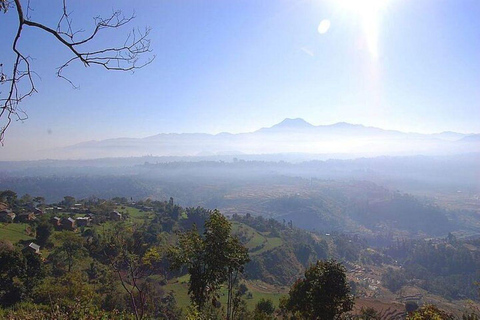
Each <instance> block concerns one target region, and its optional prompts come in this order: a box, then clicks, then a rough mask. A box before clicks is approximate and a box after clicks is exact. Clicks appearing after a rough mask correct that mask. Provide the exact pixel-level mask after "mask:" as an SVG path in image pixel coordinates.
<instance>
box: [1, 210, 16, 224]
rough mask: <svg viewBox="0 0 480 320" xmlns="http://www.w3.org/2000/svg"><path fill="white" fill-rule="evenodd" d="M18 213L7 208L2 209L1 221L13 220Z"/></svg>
mask: <svg viewBox="0 0 480 320" xmlns="http://www.w3.org/2000/svg"><path fill="white" fill-rule="evenodd" d="M15 216H16V214H15V213H13V211H12V210H9V209H5V210H2V211H0V221H1V222H13V219H15Z"/></svg>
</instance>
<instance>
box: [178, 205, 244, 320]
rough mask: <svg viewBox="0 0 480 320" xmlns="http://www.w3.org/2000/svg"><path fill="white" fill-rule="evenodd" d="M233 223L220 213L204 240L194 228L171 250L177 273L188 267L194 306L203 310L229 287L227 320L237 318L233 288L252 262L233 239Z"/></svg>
mask: <svg viewBox="0 0 480 320" xmlns="http://www.w3.org/2000/svg"><path fill="white" fill-rule="evenodd" d="M231 229H232V226H231V223H230V222H229V221H228V220H227V218H226V217H225V216H223V215H222V214H221V213H220V212H219V211H218V210H215V211H213V212H212V213H211V214H210V216H209V218H208V220H207V221H206V222H205V226H204V232H203V236H202V235H200V234H199V233H198V231H197V229H196V227H194V228H193V229H192V230H190V231H188V232H185V233H182V234H180V235H179V244H178V246H176V247H172V248H170V251H169V258H170V261H171V268H172V269H174V270H178V269H180V268H181V267H182V266H186V267H187V269H188V273H189V274H190V280H189V289H188V292H189V294H190V297H191V300H192V302H193V303H194V304H195V305H197V306H198V307H199V309H202V308H203V307H204V306H205V304H206V302H207V301H209V300H212V301H215V299H216V298H215V293H216V292H217V290H218V289H219V287H220V286H221V285H222V284H223V283H225V282H226V283H227V295H228V296H227V319H233V318H234V316H235V305H236V301H235V299H234V298H235V296H234V287H235V285H236V283H237V281H238V276H239V274H240V273H242V272H243V266H244V265H245V264H246V263H247V262H248V261H249V257H248V250H247V249H246V248H245V247H244V246H243V245H242V244H241V243H240V242H239V241H238V239H237V238H234V237H232V236H231V234H230V233H231Z"/></svg>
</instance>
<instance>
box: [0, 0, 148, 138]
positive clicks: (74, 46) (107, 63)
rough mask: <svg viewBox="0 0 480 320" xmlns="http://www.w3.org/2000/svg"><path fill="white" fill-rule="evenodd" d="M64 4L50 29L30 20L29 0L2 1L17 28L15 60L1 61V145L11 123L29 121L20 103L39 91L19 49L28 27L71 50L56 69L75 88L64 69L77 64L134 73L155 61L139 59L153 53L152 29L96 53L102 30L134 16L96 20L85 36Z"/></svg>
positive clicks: (116, 15) (0, 7) (135, 32)
mask: <svg viewBox="0 0 480 320" xmlns="http://www.w3.org/2000/svg"><path fill="white" fill-rule="evenodd" d="M62 1H63V2H62V6H63V10H62V14H61V15H60V18H59V20H58V23H57V25H56V26H53V27H50V26H47V25H45V24H42V23H39V22H36V21H34V20H31V17H30V14H29V11H30V10H31V5H30V0H26V1H23V2H22V1H21V0H0V10H1V11H3V13H4V14H8V13H10V12H15V13H16V15H17V16H18V27H17V29H16V34H15V37H14V39H13V43H12V47H11V50H12V51H13V53H14V59H13V60H12V62H11V63H10V64H9V65H5V64H4V63H2V61H0V121H1V122H0V142H1V143H2V144H3V141H4V137H5V132H6V130H7V128H8V127H9V125H10V123H11V122H12V120H25V119H27V114H26V113H25V112H24V111H23V110H22V109H21V107H20V103H21V102H22V101H23V100H24V99H25V98H27V97H29V96H31V95H33V94H34V93H36V92H37V90H36V87H35V82H34V75H35V72H34V70H33V69H32V67H31V61H32V60H31V56H30V54H29V53H26V52H22V50H20V48H19V42H20V40H21V38H22V33H23V32H24V30H25V29H27V28H28V27H30V28H37V29H40V30H42V31H43V32H45V33H47V34H50V35H51V36H53V37H54V38H55V39H56V40H58V42H59V43H60V44H61V45H63V46H64V47H66V48H67V49H68V50H69V51H70V53H71V58H69V59H68V60H67V61H66V62H64V63H63V64H61V65H60V67H58V68H57V71H56V74H57V76H58V77H60V78H62V79H64V80H66V81H68V82H69V83H70V84H71V85H72V86H74V87H75V85H74V84H73V82H72V81H71V80H70V79H69V78H67V77H65V76H64V74H63V71H64V70H65V68H66V67H68V66H69V65H71V64H72V63H74V62H80V63H83V65H84V66H86V67H88V66H92V65H97V66H100V67H103V68H104V69H107V70H118V71H134V70H136V69H140V68H142V67H144V66H146V65H148V64H149V63H151V62H152V60H153V58H154V56H149V57H147V58H146V59H143V60H142V59H140V58H141V56H143V55H144V54H145V53H148V52H150V40H149V38H148V35H149V32H150V29H149V28H145V29H144V30H139V29H133V30H132V31H131V32H130V33H129V34H128V35H127V37H126V40H125V42H123V43H122V44H120V45H118V46H110V47H103V48H97V49H93V50H92V48H91V46H90V45H91V41H92V40H93V39H95V38H96V36H97V35H98V34H99V33H101V32H102V31H103V30H106V29H117V28H120V27H122V26H124V25H126V24H128V23H129V22H130V21H132V19H134V15H131V16H125V15H123V14H122V12H121V11H114V12H113V13H112V14H111V15H110V16H109V17H108V18H101V17H99V16H98V17H95V18H94V26H93V28H92V30H91V31H90V32H89V33H86V32H85V31H84V30H81V29H79V30H76V29H74V28H73V25H72V16H71V13H70V12H69V11H68V7H67V1H66V0H62ZM2 87H4V88H5V89H4V88H2ZM2 89H4V90H2Z"/></svg>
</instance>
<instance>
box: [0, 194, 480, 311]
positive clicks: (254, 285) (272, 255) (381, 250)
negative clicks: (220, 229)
mask: <svg viewBox="0 0 480 320" xmlns="http://www.w3.org/2000/svg"><path fill="white" fill-rule="evenodd" d="M72 200H75V199H70V197H65V199H64V201H62V202H60V203H57V204H50V205H45V204H43V206H45V209H44V210H43V211H42V212H43V213H39V214H38V215H37V219H38V221H34V220H31V221H28V222H26V223H23V224H22V223H18V222H15V221H14V222H13V223H7V224H2V228H4V229H5V230H16V231H15V233H8V232H2V240H3V242H2V243H4V244H5V243H6V242H5V240H8V241H10V242H12V243H17V245H18V247H19V248H23V247H24V246H26V245H28V244H29V243H30V242H32V240H33V241H34V242H38V241H43V242H44V241H46V242H45V244H44V245H42V246H41V247H40V248H41V249H40V252H41V255H42V257H43V259H45V262H46V263H47V264H48V265H49V264H51V265H52V266H53V267H54V269H52V271H48V272H47V273H46V274H45V275H43V276H42V277H43V278H41V280H40V282H39V283H44V284H45V285H47V284H50V285H49V286H51V287H50V288H47V287H42V289H40V290H41V291H40V292H43V293H42V294H50V295H52V294H54V296H55V297H57V298H55V299H58V300H57V301H58V303H68V301H70V300H68V299H69V298H68V297H69V295H70V294H71V293H69V292H64V293H63V294H62V295H64V297H62V296H58V294H57V293H55V292H56V291H55V290H59V288H58V287H57V286H54V285H52V284H51V283H52V281H58V280H59V279H63V280H61V281H64V282H65V281H66V282H65V283H71V282H68V281H71V280H68V275H69V274H72V275H73V274H75V275H76V276H81V275H82V274H84V276H86V277H87V276H88V277H87V278H88V279H90V280H88V281H87V282H86V283H85V285H86V287H85V289H82V290H87V289H88V290H89V291H88V292H90V293H89V294H95V295H96V296H97V299H100V300H103V301H104V303H108V304H109V305H110V307H113V308H117V309H119V310H124V311H127V310H128V307H127V306H128V299H127V300H125V301H123V302H122V299H123V298H122V299H120V300H118V298H116V299H114V300H111V299H112V298H113V297H112V295H111V294H112V293H113V292H115V295H117V296H118V297H124V298H125V299H126V297H125V292H124V291H123V290H122V289H121V285H120V282H118V281H119V279H122V277H123V276H122V273H120V274H119V275H120V278H118V277H117V276H114V275H115V274H114V273H113V274H112V273H110V271H109V270H110V268H111V267H112V264H111V263H112V260H110V259H111V258H113V257H114V252H116V250H118V248H119V247H116V246H117V245H119V244H120V245H121V242H120V243H117V242H110V241H111V240H109V239H112V240H114V239H116V240H115V241H118V240H121V239H122V238H118V236H119V235H122V236H121V237H126V238H125V239H130V240H127V242H126V243H129V241H133V242H132V244H131V245H132V246H133V247H132V249H133V248H135V247H136V246H137V245H139V247H138V248H139V249H140V252H144V253H145V252H149V250H150V249H155V248H157V249H155V250H159V251H158V254H159V255H160V257H161V258H160V259H159V260H158V263H157V264H155V267H154V269H152V271H153V273H152V274H151V275H150V276H148V279H150V280H149V281H150V282H151V283H152V284H153V283H155V286H154V287H157V286H158V290H160V291H158V292H157V291H154V292H157V293H155V295H157V294H158V295H160V296H158V298H156V299H162V300H161V301H164V300H163V299H166V300H165V303H166V304H165V303H163V302H162V303H161V304H160V305H158V307H159V308H163V309H161V310H164V311H161V312H166V311H165V310H167V309H168V310H170V311H172V312H173V311H174V310H176V309H175V308H174V305H172V304H168V303H167V301H175V305H178V306H180V307H186V306H187V305H188V304H189V301H188V294H187V283H188V277H186V270H181V271H180V272H171V271H169V267H168V265H169V261H168V259H167V256H165V254H166V252H167V251H166V250H165V249H166V248H167V247H168V246H169V245H171V244H174V243H176V241H177V235H178V232H182V231H183V232H184V231H186V230H190V229H191V228H192V226H194V225H195V226H198V227H200V231H201V226H203V224H204V222H205V221H206V219H207V218H208V216H209V211H208V210H206V209H203V208H201V207H195V208H194V207H189V208H182V207H180V206H178V205H176V204H175V203H174V202H173V199H170V200H169V201H151V200H146V201H139V202H136V203H132V202H130V201H128V200H127V199H126V198H118V197H117V198H115V199H113V200H101V199H90V200H81V201H77V202H71V201H72ZM28 201H29V200H28V199H26V198H22V200H21V201H18V202H16V204H15V207H14V210H15V211H17V212H22V210H28V208H29V207H30V205H31V203H30V202H28ZM30 201H31V200H30ZM68 201H70V202H71V203H70V204H68ZM414 203H415V202H414ZM287 207H288V206H287ZM113 210H116V211H117V212H118V213H119V214H120V216H121V217H122V218H121V220H120V221H115V220H116V218H115V215H113V216H112V212H115V211H113ZM53 216H58V217H61V218H65V217H70V218H73V219H78V218H79V217H83V216H86V217H90V218H88V219H91V222H90V224H89V225H86V226H83V227H77V228H75V229H72V230H71V231H69V229H63V230H62V229H61V228H60V227H57V226H54V229H53V230H52V234H51V235H50V236H49V237H48V239H50V240H41V238H40V231H39V229H38V227H36V226H46V225H49V224H51V223H52V222H51V221H52V218H53ZM230 221H231V226H232V235H233V236H235V237H238V239H239V240H240V242H241V243H242V244H243V245H245V246H246V247H247V248H248V251H249V255H250V259H251V261H250V262H249V263H248V264H247V265H246V268H245V273H244V276H243V277H242V280H241V283H243V284H244V286H245V288H246V290H247V291H246V293H245V299H246V302H247V305H248V306H249V307H250V308H253V306H254V305H255V304H256V302H257V301H259V299H261V298H270V299H272V300H273V301H274V302H275V303H276V305H277V306H278V301H279V299H280V297H281V296H282V295H285V294H286V293H287V292H288V287H289V286H290V285H292V284H293V283H294V282H295V281H296V279H298V278H299V277H301V276H302V273H303V272H304V270H305V268H306V267H308V266H309V265H311V264H312V263H314V262H315V261H317V260H318V259H327V258H335V259H337V260H340V261H342V262H343V264H344V265H345V266H346V267H347V270H348V278H349V281H350V285H351V287H352V290H353V292H354V294H355V295H356V297H357V303H358V305H357V308H360V306H372V305H373V306H376V307H377V308H378V309H379V310H382V311H384V312H385V313H391V312H393V313H398V312H400V313H402V312H401V308H399V306H402V305H404V304H405V303H406V302H407V301H412V300H413V301H415V302H416V303H418V304H424V303H435V304H436V305H439V306H441V307H442V308H444V309H447V310H449V311H450V312H454V313H456V314H461V313H462V312H463V311H464V310H466V309H465V307H464V300H465V299H478V297H477V296H476V289H475V286H474V283H475V281H478V280H479V278H478V277H479V275H478V274H476V270H479V269H480V255H479V254H478V253H479V252H480V243H479V241H478V240H459V239H457V238H456V237H455V236H454V235H452V234H449V235H448V237H446V238H442V237H439V238H435V239H433V240H428V241H425V240H406V239H402V238H400V237H398V236H394V235H392V234H390V235H384V236H383V237H380V236H377V237H367V238H364V237H360V236H358V235H344V234H342V233H339V232H333V233H327V234H325V233H315V232H310V231H305V230H302V229H299V228H297V227H295V226H294V225H293V224H292V222H291V221H283V222H279V221H277V220H274V219H265V218H262V217H258V216H253V215H251V214H246V215H237V214H234V215H232V216H231V219H230ZM62 223H63V222H62ZM35 229H37V234H36V235H35ZM35 238H36V239H35ZM72 241H74V242H72ZM122 241H124V240H122ZM43 242H42V243H43ZM67 243H78V244H80V245H79V246H78V245H77V246H76V249H75V250H76V251H75V252H76V253H75V255H74V256H72V260H69V259H65V257H67V256H64V255H63V254H64V252H66V251H64V250H65V248H67V247H66V245H67ZM109 243H110V244H109ZM115 243H117V244H115ZM135 243H137V244H136V245H135ZM129 246H130V245H129ZM107 248H108V249H107ZM115 248H117V249H115ZM149 248H150V249H149ZM162 248H163V249H162ZM2 250H4V249H2ZM129 250H130V249H129ZM0 251H1V250H0ZM113 265H115V264H113ZM92 268H93V269H92ZM70 269H71V270H70ZM67 270H70V272H67ZM89 270H90V271H89ZM95 270H96V271H95ZM101 270H103V271H101ZM53 271H55V272H53ZM50 272H53V273H50ZM72 272H73V273H72ZM99 272H100V273H99ZM101 274H103V275H101ZM108 274H110V276H113V278H110V280H108V281H109V282H105V283H110V284H109V286H110V287H111V286H112V285H113V287H111V288H116V289H115V290H114V291H113V292H112V291H111V290H110V291H108V290H107V291H103V290H104V289H101V288H102V286H103V285H100V284H101V283H104V282H103V281H107V278H104V277H105V276H107V275H108ZM45 276H46V277H45ZM125 276H126V275H125ZM65 277H67V278H65ZM55 279H57V280H55ZM98 281H100V282H98ZM111 281H113V282H111ZM154 287H152V289H149V290H153V289H154ZM72 289H73V288H72ZM42 290H43V291H42ZM45 290H46V291H45ZM52 290H54V291H52ZM98 290H100V291H98ZM154 290H157V289H154ZM48 292H50V293H48ZM109 292H110V293H109ZM169 292H170V293H169ZM221 292H223V293H222V294H221V296H220V302H221V303H225V300H224V299H225V291H221ZM152 294H154V293H153V291H152ZM160 297H163V298H160ZM168 297H173V299H174V300H168V299H170V298H168ZM34 298H35V299H36V300H35V301H38V303H42V302H41V301H43V300H42V299H43V298H40V297H36V296H34ZM104 299H107V300H104ZM109 299H110V300H109ZM100 300H99V301H100ZM62 301H63V302H62ZM125 303H127V304H125ZM165 308H167V309H165ZM172 308H173V309H172ZM159 310H160V309H159ZM394 310H396V311H394ZM159 312H160V311H159ZM393 313H392V314H393Z"/></svg>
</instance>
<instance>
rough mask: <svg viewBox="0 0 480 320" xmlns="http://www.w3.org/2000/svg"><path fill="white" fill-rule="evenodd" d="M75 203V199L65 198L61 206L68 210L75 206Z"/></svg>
mask: <svg viewBox="0 0 480 320" xmlns="http://www.w3.org/2000/svg"><path fill="white" fill-rule="evenodd" d="M76 201H77V200H76V199H75V197H72V196H65V197H63V201H62V204H63V205H64V206H65V207H67V208H70V207H72V206H73V205H74V204H75V202H76Z"/></svg>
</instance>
